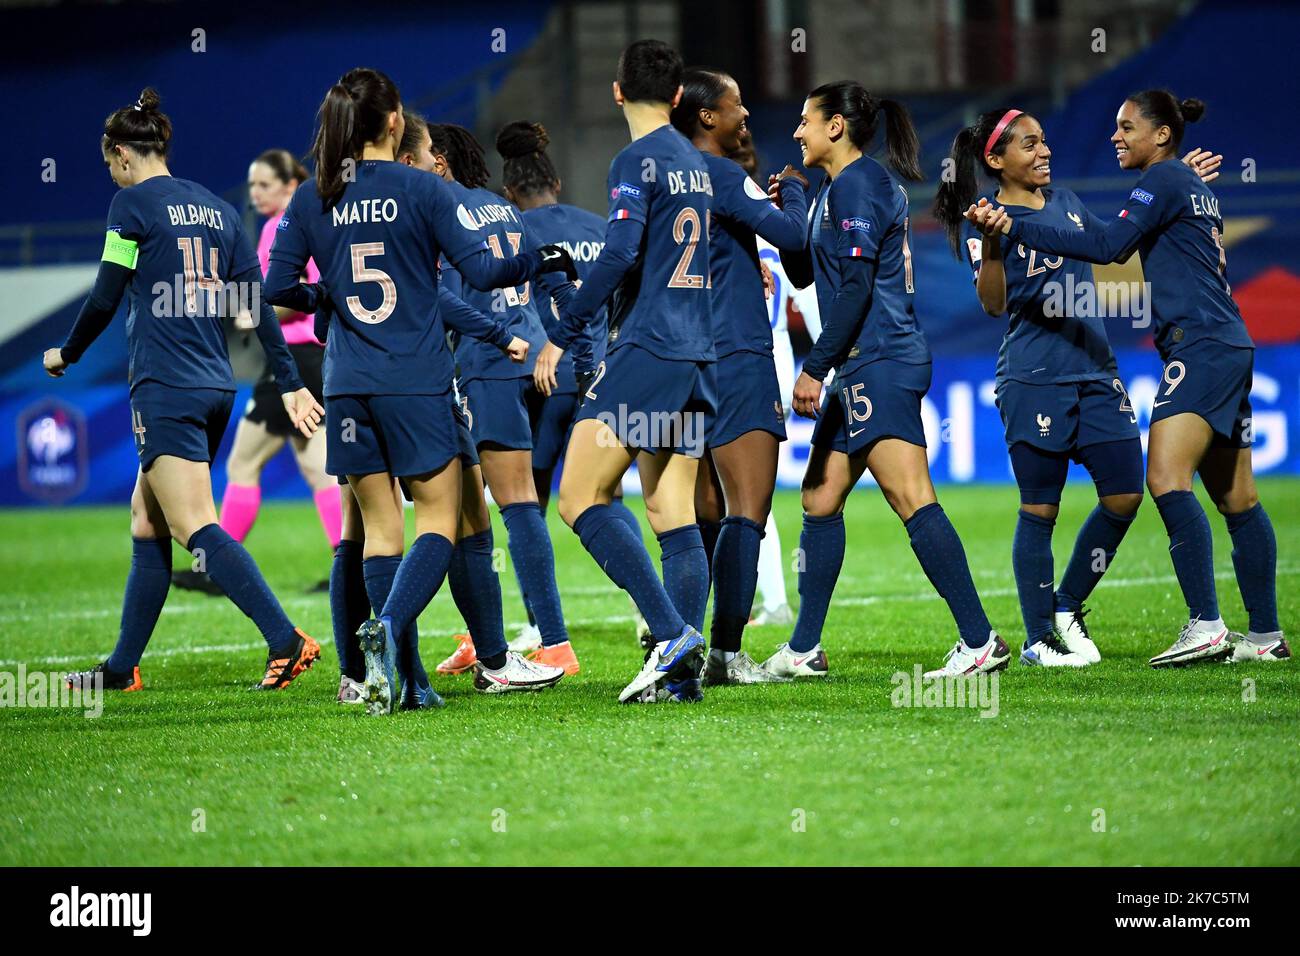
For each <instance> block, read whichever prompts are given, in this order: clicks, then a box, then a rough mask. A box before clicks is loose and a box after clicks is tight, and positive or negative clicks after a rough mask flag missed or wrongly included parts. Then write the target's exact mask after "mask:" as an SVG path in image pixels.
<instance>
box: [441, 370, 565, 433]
mask: <svg viewBox="0 0 1300 956" xmlns="http://www.w3.org/2000/svg"><path fill="white" fill-rule="evenodd" d="M460 397H461V408H462V409H463V410H464V412H465V417H466V418H467V419H468V420H469V430H470V434H472V435H473V436H474V445H475V446H476V447H478V448H482V447H483V446H484V445H493V446H494V447H497V448H507V449H510V450H512V451H528V450H529V449H531V448H532V447H533V425H532V409H533V407H534V406H540V404H541V402H542V400H543V398H545V396H543V395H542V394H541V393H540V392H539V391H537V389H536V388H535V387H534V386H533V380H532V378H531V377H528V378H476V379H474V380H473V381H472V382H466V383H464V384H463V385H461V387H460Z"/></svg>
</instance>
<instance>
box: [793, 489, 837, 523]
mask: <svg viewBox="0 0 1300 956" xmlns="http://www.w3.org/2000/svg"><path fill="white" fill-rule="evenodd" d="M801 499H802V504H803V513H804V514H806V515H811V516H812V517H814V518H828V517H830V516H831V515H833V514H835V513H836V512H838V511H839V510H840V506H841V505H842V503H843V502H842V500H841V497H840V495H838V494H836V493H835V492H834V490H833V489H831V488H830V487H829V486H828V485H826V484H820V485H812V486H809V485H804V487H803V490H802V493H801Z"/></svg>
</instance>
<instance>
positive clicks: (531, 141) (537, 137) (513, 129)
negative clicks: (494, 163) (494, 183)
mask: <svg viewBox="0 0 1300 956" xmlns="http://www.w3.org/2000/svg"><path fill="white" fill-rule="evenodd" d="M550 142H551V137H550V135H549V134H548V133H547V132H546V127H545V126H543V125H542V124H541V123H530V122H528V121H527V120H516V121H515V122H513V123H507V124H506V125H505V126H503V127H502V128H501V132H499V133H498V134H497V144H496V145H497V152H498V153H500V154H501V158H502V159H520V158H522V157H524V156H531V155H533V154H535V153H540V152H543V151H544V150H545V149H546V147H547V145H548V144H549V143H550Z"/></svg>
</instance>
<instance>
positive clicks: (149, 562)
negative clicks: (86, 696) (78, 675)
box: [105, 538, 172, 674]
mask: <svg viewBox="0 0 1300 956" xmlns="http://www.w3.org/2000/svg"><path fill="white" fill-rule="evenodd" d="M171 586H172V539H171V538H132V539H131V570H130V571H128V572H127V575H126V593H125V594H123V595H122V625H121V627H120V628H119V630H118V632H117V646H116V647H114V648H113V653H112V654H111V655H110V656H109V658H108V660H107V661H106V662H105V663H106V665H107V667H108V669H109V670H111V671H113V672H114V673H115V674H130V673H131V672H132V670H133V669H134V668H135V666H136V665H137V664H139V663H140V658H141V657H143V656H144V649H145V646H146V645H147V644H148V643H149V638H150V637H152V636H153V629H154V627H155V626H156V625H157V624H158V615H159V614H161V613H162V609H163V603H164V602H165V601H166V600H167V589H168V588H170V587H171Z"/></svg>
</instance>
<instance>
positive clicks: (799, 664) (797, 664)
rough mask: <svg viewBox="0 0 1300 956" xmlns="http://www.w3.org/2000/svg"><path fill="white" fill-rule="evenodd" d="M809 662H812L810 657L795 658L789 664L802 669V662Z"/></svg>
mask: <svg viewBox="0 0 1300 956" xmlns="http://www.w3.org/2000/svg"><path fill="white" fill-rule="evenodd" d="M814 656H815V655H814ZM810 660H812V657H796V658H795V659H794V660H793V661H792V662H791V663H793V664H794V666H795V667H802V666H803V663H804V661H810Z"/></svg>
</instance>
